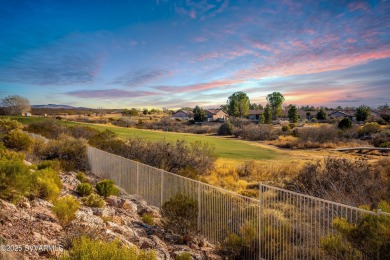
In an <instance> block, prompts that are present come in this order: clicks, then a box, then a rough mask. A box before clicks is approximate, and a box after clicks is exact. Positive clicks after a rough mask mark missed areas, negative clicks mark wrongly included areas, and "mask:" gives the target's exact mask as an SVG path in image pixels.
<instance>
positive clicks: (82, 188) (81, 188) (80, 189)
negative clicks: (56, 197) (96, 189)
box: [76, 182, 93, 197]
mask: <svg viewBox="0 0 390 260" xmlns="http://www.w3.org/2000/svg"><path fill="white" fill-rule="evenodd" d="M76 192H77V194H79V195H80V196H81V197H85V196H88V195H90V194H91V193H92V192H93V187H92V185H91V184H89V183H87V182H84V183H80V184H79V185H77V188H76Z"/></svg>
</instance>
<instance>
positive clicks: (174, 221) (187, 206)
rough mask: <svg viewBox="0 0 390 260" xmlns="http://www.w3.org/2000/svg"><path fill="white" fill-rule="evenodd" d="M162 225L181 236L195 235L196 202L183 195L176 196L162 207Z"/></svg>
mask: <svg viewBox="0 0 390 260" xmlns="http://www.w3.org/2000/svg"><path fill="white" fill-rule="evenodd" d="M161 216H162V221H163V225H164V227H165V228H167V229H168V230H171V231H172V232H174V233H177V234H179V235H182V236H186V235H191V234H194V233H196V227H197V219H198V202H197V201H196V200H193V199H191V198H189V197H187V196H185V195H182V194H177V195H176V196H174V197H172V198H171V199H170V200H169V201H166V202H165V203H164V204H163V205H162V209H161Z"/></svg>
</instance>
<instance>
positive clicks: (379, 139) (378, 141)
mask: <svg viewBox="0 0 390 260" xmlns="http://www.w3.org/2000/svg"><path fill="white" fill-rule="evenodd" d="M371 142H372V144H373V145H374V146H376V147H388V143H389V142H390V130H383V131H381V132H379V133H376V134H373V135H372V140H371Z"/></svg>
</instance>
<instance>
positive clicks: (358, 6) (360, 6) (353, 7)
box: [348, 2, 370, 12]
mask: <svg viewBox="0 0 390 260" xmlns="http://www.w3.org/2000/svg"><path fill="white" fill-rule="evenodd" d="M348 9H349V10H350V11H351V12H354V11H357V10H362V11H368V10H370V8H369V7H368V5H367V3H365V2H352V3H349V4H348Z"/></svg>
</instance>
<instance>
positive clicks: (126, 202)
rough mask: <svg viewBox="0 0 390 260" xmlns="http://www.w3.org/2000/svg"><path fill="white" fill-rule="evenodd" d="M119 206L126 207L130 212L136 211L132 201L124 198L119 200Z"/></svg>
mask: <svg viewBox="0 0 390 260" xmlns="http://www.w3.org/2000/svg"><path fill="white" fill-rule="evenodd" d="M120 207H121V208H122V209H128V210H131V211H132V212H137V205H136V204H135V203H134V202H131V201H130V200H127V199H124V200H122V201H121V205H120Z"/></svg>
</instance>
